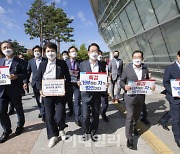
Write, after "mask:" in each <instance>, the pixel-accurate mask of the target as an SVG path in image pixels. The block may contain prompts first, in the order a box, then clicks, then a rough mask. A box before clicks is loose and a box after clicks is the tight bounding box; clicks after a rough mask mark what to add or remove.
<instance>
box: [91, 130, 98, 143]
mask: <svg viewBox="0 0 180 154" xmlns="http://www.w3.org/2000/svg"><path fill="white" fill-rule="evenodd" d="M91 140H92V141H93V142H97V141H98V136H97V135H96V131H91Z"/></svg>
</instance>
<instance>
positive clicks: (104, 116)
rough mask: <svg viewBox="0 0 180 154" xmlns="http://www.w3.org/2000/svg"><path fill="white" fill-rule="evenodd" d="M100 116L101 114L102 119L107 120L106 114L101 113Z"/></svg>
mask: <svg viewBox="0 0 180 154" xmlns="http://www.w3.org/2000/svg"><path fill="white" fill-rule="evenodd" d="M101 116H102V119H103V120H104V121H105V122H109V119H108V117H107V116H106V114H105V113H102V114H101Z"/></svg>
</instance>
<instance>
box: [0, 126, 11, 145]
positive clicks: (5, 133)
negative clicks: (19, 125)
mask: <svg viewBox="0 0 180 154" xmlns="http://www.w3.org/2000/svg"><path fill="white" fill-rule="evenodd" d="M11 133H12V130H11V129H10V130H9V131H8V132H3V134H2V135H1V137H0V143H4V142H5V141H6V140H7V139H8V137H9V135H10V134H11Z"/></svg>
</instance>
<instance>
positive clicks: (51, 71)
mask: <svg viewBox="0 0 180 154" xmlns="http://www.w3.org/2000/svg"><path fill="white" fill-rule="evenodd" d="M48 79H56V59H55V60H54V61H50V60H48V63H47V66H46V70H45V72H44V75H43V80H48Z"/></svg>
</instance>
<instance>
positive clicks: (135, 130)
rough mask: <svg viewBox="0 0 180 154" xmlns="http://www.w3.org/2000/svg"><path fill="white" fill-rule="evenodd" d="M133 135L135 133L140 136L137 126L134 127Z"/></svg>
mask: <svg viewBox="0 0 180 154" xmlns="http://www.w3.org/2000/svg"><path fill="white" fill-rule="evenodd" d="M133 135H134V136H138V135H139V133H138V131H137V129H136V128H134V130H133Z"/></svg>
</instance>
